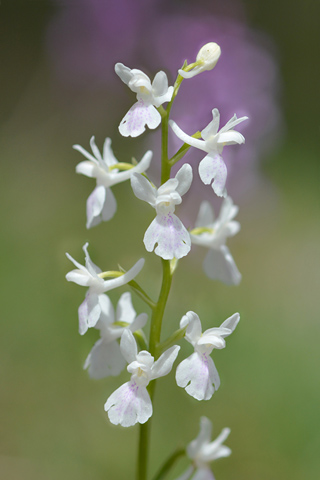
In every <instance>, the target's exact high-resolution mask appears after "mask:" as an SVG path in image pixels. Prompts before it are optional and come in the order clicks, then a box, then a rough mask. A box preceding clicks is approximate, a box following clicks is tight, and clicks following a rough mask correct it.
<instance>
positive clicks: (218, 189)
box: [169, 108, 248, 197]
mask: <svg viewBox="0 0 320 480" xmlns="http://www.w3.org/2000/svg"><path fill="white" fill-rule="evenodd" d="M212 118H213V119H212V121H211V122H210V123H209V124H208V125H207V126H206V128H205V129H204V130H202V132H201V136H202V138H203V140H200V139H197V138H193V137H190V136H189V135H187V134H186V133H184V132H183V131H182V130H181V129H180V128H179V127H178V125H177V124H176V123H175V122H174V121H172V120H170V121H169V123H170V126H171V128H172V130H173V132H174V133H175V134H176V135H177V137H178V138H180V140H182V141H183V142H184V143H187V144H188V145H191V146H192V147H195V148H199V149H200V150H203V151H204V152H206V153H207V154H208V155H206V156H205V157H204V158H203V159H202V160H201V162H200V164H199V175H200V178H201V180H202V181H203V183H204V184H205V185H209V184H210V183H211V186H212V188H213V191H214V192H215V193H216V194H217V195H218V196H219V197H226V195H227V190H226V187H225V185H226V180H227V167H226V164H225V163H224V161H223V159H222V157H221V154H222V150H223V147H225V146H226V145H235V144H239V145H240V144H241V143H244V142H245V139H244V136H243V135H241V133H239V132H237V131H236V130H233V128H234V127H235V126H236V125H238V124H239V123H241V122H244V121H245V120H247V119H248V117H241V118H237V116H236V115H234V116H233V117H232V118H231V119H230V120H229V121H228V122H227V123H226V125H225V126H224V127H222V128H221V129H220V130H219V123H220V113H219V110H218V109H217V108H214V109H213V110H212ZM212 181H213V183H212Z"/></svg>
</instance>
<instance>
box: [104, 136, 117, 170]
mask: <svg viewBox="0 0 320 480" xmlns="http://www.w3.org/2000/svg"><path fill="white" fill-rule="evenodd" d="M103 162H104V164H105V165H107V167H111V166H112V165H116V164H117V163H118V160H117V159H116V157H115V156H114V153H113V151H112V148H111V138H109V137H107V138H106V139H105V141H104V144H103Z"/></svg>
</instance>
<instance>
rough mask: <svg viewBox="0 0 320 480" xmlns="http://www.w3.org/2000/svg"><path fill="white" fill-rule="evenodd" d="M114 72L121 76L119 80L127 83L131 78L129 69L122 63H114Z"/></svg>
mask: <svg viewBox="0 0 320 480" xmlns="http://www.w3.org/2000/svg"><path fill="white" fill-rule="evenodd" d="M114 70H115V72H116V74H117V75H118V76H119V77H120V78H121V80H122V81H123V82H124V83H125V84H126V85H128V83H129V81H130V80H131V78H132V76H133V75H132V73H131V69H130V68H128V67H126V66H125V65H123V63H116V64H115V66H114Z"/></svg>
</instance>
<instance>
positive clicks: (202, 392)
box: [176, 311, 240, 400]
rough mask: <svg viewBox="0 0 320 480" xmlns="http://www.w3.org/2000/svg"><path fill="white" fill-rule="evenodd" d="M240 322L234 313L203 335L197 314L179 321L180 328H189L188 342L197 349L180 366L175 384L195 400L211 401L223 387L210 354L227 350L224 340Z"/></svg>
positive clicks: (188, 315) (192, 313)
mask: <svg viewBox="0 0 320 480" xmlns="http://www.w3.org/2000/svg"><path fill="white" fill-rule="evenodd" d="M239 320H240V315H239V314H238V313H235V314H234V315H232V316H231V317H229V318H228V319H227V320H225V321H224V322H223V323H222V324H221V325H220V327H217V328H209V329H208V330H206V331H205V332H203V333H202V326H201V321H200V318H199V317H198V315H197V314H196V313H195V312H191V311H190V312H187V314H186V315H184V316H183V317H182V319H181V321H180V328H185V327H187V330H186V334H185V339H186V340H187V341H188V342H189V343H191V345H192V346H193V347H194V353H193V354H192V355H190V357H188V358H186V359H185V360H183V361H182V362H181V363H180V364H179V365H178V367H177V371H176V381H177V385H178V386H179V387H182V388H185V390H186V392H187V393H188V394H189V395H191V396H192V397H194V398H195V399H196V400H210V398H211V397H212V395H213V393H214V391H215V390H218V388H219V386H220V378H219V374H218V371H217V369H216V367H215V364H214V363H213V360H212V358H211V357H210V353H211V352H212V350H213V349H214V348H218V349H221V348H224V347H225V346H226V342H225V340H224V338H225V337H227V336H229V335H230V334H231V333H232V332H233V331H234V329H235V328H236V326H237V325H238V323H239Z"/></svg>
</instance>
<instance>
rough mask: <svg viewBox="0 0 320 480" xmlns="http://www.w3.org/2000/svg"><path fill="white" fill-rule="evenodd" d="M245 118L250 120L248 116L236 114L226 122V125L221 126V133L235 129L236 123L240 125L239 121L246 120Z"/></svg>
mask: <svg viewBox="0 0 320 480" xmlns="http://www.w3.org/2000/svg"><path fill="white" fill-rule="evenodd" d="M245 120H248V117H241V118H237V115H236V114H234V115H233V117H232V118H230V120H229V121H228V122H227V123H226V124H225V126H224V127H222V128H221V130H220V133H223V132H227V131H228V130H231V129H233V128H234V127H235V126H236V125H239V123H241V122H244V121H245Z"/></svg>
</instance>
